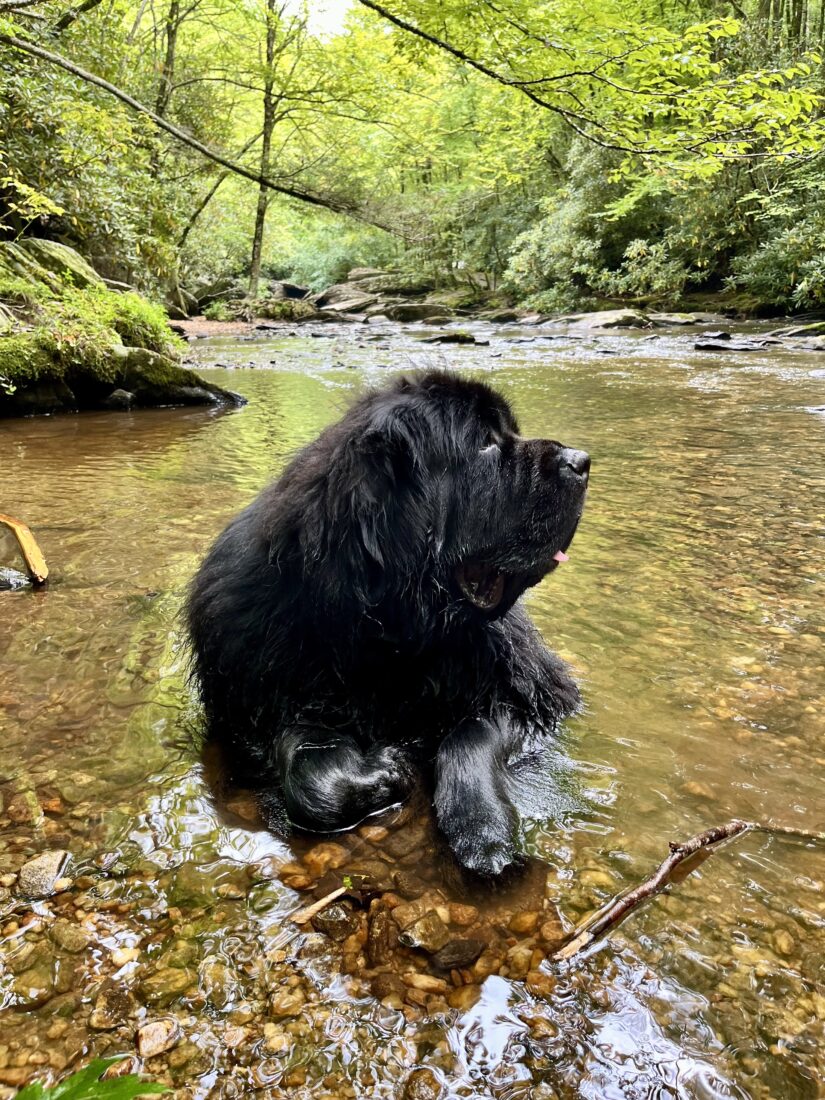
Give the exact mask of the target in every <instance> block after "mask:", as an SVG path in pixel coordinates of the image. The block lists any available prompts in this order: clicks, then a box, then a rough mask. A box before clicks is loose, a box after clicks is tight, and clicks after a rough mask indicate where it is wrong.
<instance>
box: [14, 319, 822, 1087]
mask: <svg viewBox="0 0 825 1100" xmlns="http://www.w3.org/2000/svg"><path fill="white" fill-rule="evenodd" d="M469 327H470V328H471V330H472V331H473V332H474V333H475V335H476V337H477V339H478V340H479V341H481V340H486V341H489V343H488V344H486V345H485V344H482V343H478V344H476V345H472V346H456V347H452V346H444V347H440V348H439V347H435V346H432V345H424V344H421V343H420V342H419V340H418V337H419V336H420V335H422V334H425V333H426V331H427V330H425V329H423V328H422V327H421V326H414V325H413V326H409V327H407V328H400V327H398V326H396V327H394V328H390V327H389V326H388V327H387V328H386V329H382V328H381V327H380V326H374V325H370V326H363V325H352V326H347V327H343V326H341V327H337V326H332V327H331V326H324V325H317V326H315V327H314V328H313V329H310V328H304V329H301V330H300V332H299V333H298V334H297V335H296V334H290V333H289V332H288V331H285V332H284V333H283V334H278V333H275V334H273V333H271V332H269V333H257V334H248V335H246V336H243V337H222V338H215V339H211V340H204V341H197V342H196V343H195V344H193V346H192V358H193V360H194V361H195V364H196V365H197V366H198V368H199V369H204V373H205V376H206V377H208V378H209V379H211V380H213V381H217V382H220V383H222V384H224V385H228V386H229V388H231V389H235V390H237V391H239V392H241V393H243V394H244V395H245V396H247V397H248V398H249V404H248V406H247V407H246V408H244V409H242V410H239V411H236V412H230V413H223V414H216V413H213V412H210V411H204V410H196V411H192V410H153V411H145V412H140V413H135V414H128V413H119V414H97V413H87V414H83V415H82V416H64V417H55V418H44V419H37V420H29V421H5V422H0V511H3V512H7V513H10V514H12V515H16V516H18V517H19V518H21V519H24V520H25V521H26V522H27V523H29V524H30V525H31V526H32V527H33V528H34V529H35V531H36V532H37V535H38V537H39V539H40V542H41V544H42V547H43V550H44V552H45V554H46V557H47V559H48V561H49V563H50V565H51V567H52V576H53V579H52V581H51V583H50V585H49V587H48V589H47V590H46V591H43V592H33V591H31V590H23V591H18V592H6V593H0V738H2V742H1V743H2V749H1V750H0V1010H1V1011H0V1096H2V1095H3V1094H4V1091H3V1090H4V1089H5V1090H7V1091H8V1094H9V1095H11V1094H12V1093H13V1089H14V1087H15V1086H19V1085H20V1084H22V1083H24V1082H25V1081H28V1080H30V1079H32V1078H33V1077H35V1076H39V1077H41V1078H45V1079H50V1080H53V1079H55V1078H56V1077H57V1076H59V1075H60V1074H62V1073H64V1072H67V1071H68V1070H69V1069H71V1068H73V1067H78V1066H80V1065H82V1064H84V1063H85V1062H86V1061H87V1060H88V1059H89V1058H90V1057H91V1056H92V1055H93V1054H100V1053H114V1052H124V1053H127V1054H129V1055H130V1058H131V1061H130V1063H129V1064H130V1065H131V1066H132V1067H133V1068H135V1069H140V1070H142V1071H144V1072H145V1073H147V1074H148V1075H150V1076H151V1077H153V1078H154V1079H157V1080H162V1081H166V1082H168V1083H169V1084H171V1085H173V1086H174V1087H175V1088H176V1090H177V1091H176V1092H175V1096H176V1097H180V1098H184V1097H187V1098H189V1097H191V1098H202V1097H214V1098H219V1097H241V1096H252V1095H254V1096H261V1097H273V1098H274V1097H294V1098H296V1100H300V1098H303V1097H312V1098H313V1100H333V1098H335V1100H337V1098H346V1097H353V1098H355V1097H387V1098H394V1097H405V1098H406V1100H428V1098H429V1100H434V1098H436V1097H438V1098H439V1100H449V1098H457V1097H485V1098H489V1097H495V1098H496V1100H517V1098H535V1100H551V1098H555V1097H558V1098H567V1097H570V1098H573V1097H585V1098H592V1100H602V1098H613V1097H616V1098H620V1097H622V1098H623V1097H631V1098H634V1100H635V1098H644V1097H697V1098H710V1097H736V1098H747V1097H752V1098H755V1100H767V1098H781V1100H797V1098H799V1100H807V1098H809V1097H810V1098H813V1097H822V1096H825V1081H824V1080H823V1076H824V1071H825V1056H823V1053H822V1051H823V1039H825V844H820V845H816V844H807V843H804V842H800V841H798V840H791V839H787V838H781V837H771V836H766V835H761V834H760V835H757V834H749V835H746V836H744V837H740V838H737V839H736V840H734V841H733V842H732V843H730V844H729V845H727V846H726V847H724V848H723V849H722V850H721V851H719V852H717V853H716V854H714V855H713V856H712V858H711V859H709V860H708V861H706V862H705V863H704V864H702V866H701V868H700V869H699V870H698V871H697V872H696V873H694V874H693V875H691V876H690V877H689V878H687V879H686V880H685V881H684V882H682V883H680V884H679V885H677V886H674V887H673V888H672V889H671V890H670V891H669V892H668V893H667V894H666V895H663V896H661V897H659V898H657V899H655V900H653V901H651V902H649V903H648V904H647V905H646V906H645V907H644V908H642V909H640V910H638V911H636V912H635V913H634V914H632V915H631V916H630V917H629V919H628V920H627V921H626V922H625V923H624V924H622V925H621V927H620V928H619V929H617V930H616V931H615V932H614V933H613V934H612V936H611V937H610V938H609V939H608V940H607V941H605V942H603V943H601V944H600V945H599V946H598V947H597V948H595V949H593V950H591V952H590V953H589V954H588V955H587V956H586V957H584V958H579V959H577V960H575V961H574V962H573V963H571V964H567V965H553V964H550V963H548V962H547V961H546V956H547V955H548V954H549V953H550V952H552V950H553V948H554V946H557V944H558V942H559V940H560V939H561V937H562V936H563V935H564V932H565V930H567V929H569V928H571V927H572V926H573V925H574V924H575V923H576V922H578V921H579V920H580V919H581V918H582V917H583V916H584V915H585V914H586V913H589V912H591V911H592V910H593V909H595V908H597V907H598V906H599V905H600V904H602V903H603V902H604V901H605V900H606V899H608V898H609V897H611V896H612V895H614V894H615V893H617V892H618V891H620V890H622V889H625V888H627V887H629V886H632V885H635V884H636V883H637V882H639V881H640V880H641V879H643V878H644V877H645V876H646V875H647V874H649V873H650V871H652V869H653V868H654V867H655V865H656V864H657V863H658V862H659V861H660V860H661V859H662V858H663V857H664V856H665V855H666V853H667V844H668V841H669V840H678V839H686V838H687V837H689V836H690V835H692V834H693V833H695V832H698V831H700V830H701V829H703V828H706V827H708V826H710V825H714V824H719V823H721V822H723V821H727V820H728V819H730V818H732V817H744V818H747V819H751V820H757V821H762V822H772V823H776V824H780V825H785V826H795V827H798V828H801V829H807V830H814V831H822V830H825V796H824V795H823V790H825V737H824V736H823V734H825V707H823V700H822V694H823V685H824V684H825V651H824V650H823V644H822V642H823V634H824V633H825V583H823V557H822V549H823V513H825V355H822V354H821V353H820V354H817V353H812V352H808V353H805V352H792V351H784V350H776V349H771V350H766V351H758V352H739V353H729V354H725V353H707V352H696V351H694V350H693V337H692V336H687V335H684V334H680V333H664V334H660V335H657V336H656V337H654V338H651V337H649V336H646V335H644V334H641V335H635V334H634V335H621V336H619V335H600V336H598V338H591V337H587V336H585V337H584V338H582V339H579V340H575V339H569V338H564V337H562V336H561V334H558V333H557V334H553V333H549V334H548V333H544V330H535V329H527V328H519V327H517V326H514V327H512V328H498V329H493V328H490V327H484V326H481V325H471V326H469ZM539 332H542V333H543V335H541V336H539V335H538V333H539ZM217 364H220V366H218V365H217ZM431 365H442V366H451V367H455V368H457V369H461V370H472V371H475V372H477V373H479V374H480V375H482V376H484V377H487V378H488V379H489V380H490V381H492V382H493V383H495V384H496V385H498V386H499V387H500V388H501V389H502V390H503V392H504V393H505V394H506V395H507V396H508V397H509V398H510V399H511V401H512V403H513V405H514V407H515V410H516V413H517V415H518V416H519V418H520V421H521V424H522V429H523V431H524V433H525V434H531V435H549V436H552V437H554V438H556V439H561V440H563V441H564V442H566V443H569V444H571V445H574V446H577V447H582V448H585V449H587V450H588V451H590V453H591V454H592V456H593V477H592V482H591V492H590V499H589V502H588V506H587V510H586V513H585V517H584V520H583V521H582V524H581V527H580V529H579V533H578V535H577V537H576V540H575V542H574V544H573V547H572V549H571V560H570V562H569V563H567V564H565V565H564V566H563V567H562V568H561V569H559V570H558V571H557V572H556V573H555V575H554V576H553V577H552V578H551V579H550V580H548V581H547V582H545V583H544V584H542V585H540V586H539V587H538V588H537V589H534V590H533V591H532V592H531V593H530V594H529V597H528V603H529V606H530V609H531V612H532V614H533V616H534V618H535V619H536V621H537V622H538V624H539V625H540V627H541V628H542V630H543V631H544V633H545V636H546V637H547V639H548V641H549V642H550V643H551V644H552V645H554V646H555V647H556V648H557V649H558V651H559V652H561V653H562V654H563V655H564V656H565V657H566V658H567V659H568V660H569V661H570V662H571V663H572V665H573V666H574V668H575V669H576V670H577V673H578V676H579V679H580V681H581V683H582V686H583V692H584V696H585V700H586V709H585V712H584V713H583V714H582V715H581V716H579V717H577V718H576V719H574V720H572V721H570V722H569V723H568V724H567V726H566V728H565V730H564V731H563V735H562V737H561V739H560V741H559V744H558V745H557V746H556V748H555V749H554V751H553V752H552V753H550V754H549V755H548V758H547V760H546V765H545V767H544V768H543V769H541V774H538V775H536V776H535V777H534V778H533V779H532V780H531V782H530V783H529V784H526V785H525V788H524V790H523V794H522V800H523V806H522V809H523V811H524V814H525V816H526V819H527V823H528V847H529V852H530V853H531V857H532V862H531V865H530V867H529V869H528V871H527V873H526V874H525V876H524V878H523V879H522V880H520V881H519V882H518V883H516V884H515V885H513V886H510V887H509V888H507V889H502V890H500V891H497V892H496V891H490V890H487V891H486V892H485V893H484V894H483V895H482V896H479V895H478V894H475V893H473V892H472V891H470V892H468V891H467V890H466V889H463V888H462V886H461V884H460V883H458V882H457V881H456V880H455V879H454V877H453V876H452V875H451V874H450V873H449V868H448V866H447V864H446V863H445V860H444V858H443V855H442V854H441V853H440V852H439V850H438V847H437V843H436V841H435V839H434V837H433V835H432V831H431V829H430V825H429V816H428V814H427V808H426V806H421V805H418V804H413V805H412V806H410V807H408V808H406V809H404V810H403V811H401V812H400V813H399V814H397V815H396V816H395V817H392V818H390V819H388V820H386V821H384V820H376V821H373V822H371V823H370V824H369V825H368V826H367V827H365V828H362V829H361V830H360V831H359V832H358V833H353V834H348V835H344V836H340V837H336V838H334V840H333V841H332V842H330V843H321V844H319V843H313V842H312V841H307V840H302V841H296V842H295V843H293V844H291V845H287V844H286V843H284V842H283V841H280V840H278V839H276V838H273V837H272V836H270V835H268V834H267V832H266V831H265V830H263V828H262V827H261V825H260V822H258V821H257V819H256V816H255V811H254V806H253V804H252V801H251V799H250V798H249V797H248V795H246V794H245V793H244V792H238V791H225V790H224V789H223V788H222V785H221V783H220V778H219V771H218V770H217V769H216V766H215V764H214V762H212V761H204V760H202V759H201V757H200V755H199V753H198V750H197V748H196V747H195V744H196V736H197V730H198V711H197V706H196V704H195V701H194V700H193V698H192V695H191V693H190V691H189V689H188V688H187V686H186V683H185V657H186V655H185V650H184V648H183V644H182V639H181V634H180V627H179V622H178V619H177V615H178V611H179V608H180V602H181V598H182V593H183V590H184V586H185V584H186V582H187V579H188V578H189V577H190V576H191V574H192V572H193V570H194V569H195V567H196V565H197V562H198V560H199V558H200V556H201V555H202V553H203V552H204V550H205V549H206V547H207V545H208V544H209V542H210V541H211V539H212V538H213V537H214V536H215V535H216V534H217V533H218V531H219V530H220V529H221V528H222V527H223V525H224V524H225V522H226V521H227V519H228V518H229V517H230V516H231V515H232V514H234V513H235V512H236V511H237V510H238V509H239V508H240V507H242V506H243V505H244V504H245V503H246V502H247V501H248V500H249V499H250V498H251V497H252V496H253V495H254V494H255V492H256V491H257V490H258V489H259V488H260V487H261V486H263V485H264V484H265V483H266V482H267V481H268V480H269V479H270V478H272V476H273V475H275V474H277V472H278V471H279V469H280V468H281V467H282V465H283V464H284V462H285V461H286V459H287V458H288V456H289V455H290V454H291V453H292V452H294V451H295V449H296V448H297V447H298V446H300V445H301V444H302V443H304V442H306V441H308V440H309V439H311V438H312V437H313V436H314V435H315V434H316V433H317V432H318V430H319V429H320V428H321V427H323V426H324V425H325V424H327V423H328V422H329V421H330V420H331V419H333V418H335V417H336V416H337V415H338V413H339V410H340V409H342V408H343V407H344V406H345V405H346V403H347V401H348V400H349V399H350V398H351V397H352V395H353V394H354V393H356V392H357V391H358V390H360V389H361V388H362V387H364V386H365V385H369V384H373V383H377V382H380V381H381V380H382V378H384V377H385V375H386V372H387V371H388V370H389V369H393V368H408V367H410V368H411V367H418V366H431ZM4 564H5V565H11V564H17V563H16V562H15V561H14V555H13V553H12V546H11V543H10V541H8V540H6V541H0V565H4ZM54 849H65V850H66V851H68V852H70V853H71V857H72V861H71V863H70V864H69V866H68V868H67V869H66V870H65V874H64V876H63V881H62V882H60V883H59V884H58V885H59V890H58V892H56V893H54V894H52V896H50V897H46V898H43V899H41V900H37V901H25V900H23V899H22V898H20V896H19V894H18V884H17V881H16V878H15V873H16V872H17V871H18V869H19V868H20V866H21V865H22V864H23V863H25V862H26V861H27V860H29V859H31V857H32V856H34V855H37V854H38V853H40V852H43V851H45V850H54ZM341 883H343V884H345V885H346V886H347V887H348V888H349V887H350V886H351V887H352V890H351V891H350V893H351V897H347V896H344V897H342V898H341V899H339V902H338V905H337V909H336V907H333V909H332V911H330V910H329V909H327V910H325V911H324V913H323V914H321V916H320V918H316V920H315V926H313V924H312V923H304V924H300V925H296V924H295V923H293V922H292V921H291V920H290V914H292V913H294V911H295V910H297V909H299V908H301V907H303V906H306V905H308V904H310V903H312V902H313V901H314V900H316V899H317V898H318V897H321V896H323V894H324V893H326V892H328V891H329V890H330V889H332V888H333V887H334V886H335V885H336V884H341ZM422 918H423V923H422ZM445 937H446V939H445ZM415 943H419V946H415V945H414V944H415ZM437 943H438V944H441V945H442V947H443V945H444V944H451V945H452V947H451V949H450V950H451V951H452V952H453V954H452V955H450V954H449V952H448V953H447V955H441V956H440V958H439V956H437V955H436V954H435V952H436V951H438V950H441V948H439V947H436V944H437ZM410 944H413V945H412V946H411V945H410ZM468 945H469V946H468ZM158 1021H160V1022H159V1024H158V1026H157V1027H156V1028H154V1029H152V1028H149V1029H148V1030H147V1027H146V1025H147V1024H152V1023H155V1022H158ZM136 1035H138V1036H140V1037H141V1039H140V1045H139V1047H138V1046H136Z"/></svg>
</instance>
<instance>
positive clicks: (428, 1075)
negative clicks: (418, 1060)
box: [402, 1068, 444, 1100]
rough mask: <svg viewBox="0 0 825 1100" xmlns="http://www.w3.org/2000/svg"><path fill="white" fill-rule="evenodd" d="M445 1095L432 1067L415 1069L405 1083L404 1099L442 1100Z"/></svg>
mask: <svg viewBox="0 0 825 1100" xmlns="http://www.w3.org/2000/svg"><path fill="white" fill-rule="evenodd" d="M443 1095H444V1090H443V1089H442V1087H441V1085H440V1083H439V1081H438V1078H437V1077H436V1075H435V1074H434V1073H433V1071H432V1070H431V1069H426V1068H424V1069H414V1070H413V1071H412V1073H411V1074H410V1076H409V1077H408V1078H407V1081H406V1083H405V1085H404V1092H403V1093H402V1100H440V1098H441V1097H442V1096H443Z"/></svg>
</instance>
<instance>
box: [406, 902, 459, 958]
mask: <svg viewBox="0 0 825 1100" xmlns="http://www.w3.org/2000/svg"><path fill="white" fill-rule="evenodd" d="M449 939H450V931H449V929H448V928H447V925H446V924H445V923H444V921H443V920H442V919H441V917H439V915H438V913H436V912H435V910H431V911H430V912H429V913H425V914H424V916H423V917H419V919H418V920H417V921H414V922H413V923H412V924H411V925H409V926H408V927H407V928H405V929H404V931H403V932H401V934H400V935H399V937H398V942H399V943H401V944H403V945H404V946H405V947H417V948H419V949H420V950H421V951H426V952H427V953H428V954H430V955H432V954H434V953H435V952H436V951H440V950H441V948H442V947H444V945H445V944H446V943H447V942H448V941H449Z"/></svg>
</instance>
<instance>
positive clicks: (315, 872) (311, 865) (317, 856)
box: [302, 841, 347, 878]
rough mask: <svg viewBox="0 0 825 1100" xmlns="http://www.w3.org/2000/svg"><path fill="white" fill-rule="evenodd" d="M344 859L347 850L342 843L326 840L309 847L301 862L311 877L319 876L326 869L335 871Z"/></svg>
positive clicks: (342, 863)
mask: <svg viewBox="0 0 825 1100" xmlns="http://www.w3.org/2000/svg"><path fill="white" fill-rule="evenodd" d="M346 859H347V850H346V848H345V847H344V846H343V845H342V844H336V843H335V842H334V841H327V842H325V843H323V844H316V845H315V847H314V848H310V850H309V851H308V852H307V854H306V855H305V856H304V858H303V860H302V863H303V865H304V867H306V869H307V871H309V873H310V874H311V875H312V876H313V878H320V877H321V875H323V874H324V873H325V872H326V871H335V870H336V869H337V868H338V867H342V866H343V865H344V863H345V862H346Z"/></svg>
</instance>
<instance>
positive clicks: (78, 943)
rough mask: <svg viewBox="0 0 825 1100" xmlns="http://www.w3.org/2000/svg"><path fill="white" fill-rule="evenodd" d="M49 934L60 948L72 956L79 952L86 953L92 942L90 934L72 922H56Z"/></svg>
mask: <svg viewBox="0 0 825 1100" xmlns="http://www.w3.org/2000/svg"><path fill="white" fill-rule="evenodd" d="M48 934H49V937H50V939H51V940H53V942H54V943H56V944H57V946H58V947H62V948H63V950H64V951H68V952H69V954H70V955H77V954H79V952H81V951H85V949H86V948H87V947H88V946H89V942H90V937H89V934H88V932H86V931H85V929H83V928H81V927H80V925H79V924H74V923H73V922H72V921H70V920H56V921H55V922H54V924H53V925H52V926H51V928H50V929H49V933H48Z"/></svg>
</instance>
